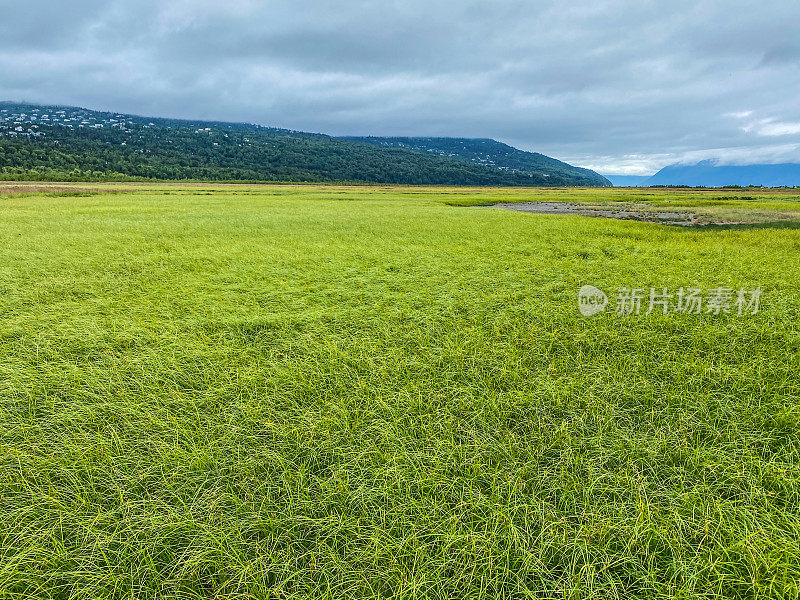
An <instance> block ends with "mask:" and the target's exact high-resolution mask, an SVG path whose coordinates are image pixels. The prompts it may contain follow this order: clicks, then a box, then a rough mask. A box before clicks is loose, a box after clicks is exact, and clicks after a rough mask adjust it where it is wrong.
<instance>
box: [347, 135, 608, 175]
mask: <svg viewBox="0 0 800 600" xmlns="http://www.w3.org/2000/svg"><path fill="white" fill-rule="evenodd" d="M342 139H346V140H350V141H355V142H361V143H366V144H373V145H375V146H381V147H385V148H405V149H407V150H417V151H421V152H428V153H429V154H435V155H438V156H443V157H447V158H455V159H458V160H464V161H468V162H471V163H475V164H481V165H486V166H490V167H495V168H498V169H501V170H503V171H508V172H511V173H522V174H526V175H533V176H538V177H546V178H567V179H569V180H570V181H575V182H578V184H579V185H586V186H610V185H611V182H610V181H609V180H607V179H606V178H605V177H603V176H602V175H599V174H597V173H595V172H594V171H591V170H589V169H583V168H581V167H573V166H572V165H569V164H567V163H565V162H562V161H560V160H556V159H555V158H550V157H549V156H545V155H544V154H539V153H538V152H526V151H524V150H519V149H518V148H514V147H513V146H509V145H508V144H503V143H502V142H498V141H497V140H492V139H487V138H478V139H471V138H441V137H439V138H437V137H345V138H342Z"/></svg>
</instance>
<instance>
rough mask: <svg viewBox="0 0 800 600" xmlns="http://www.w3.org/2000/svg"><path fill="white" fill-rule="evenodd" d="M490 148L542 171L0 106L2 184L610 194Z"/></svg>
mask: <svg viewBox="0 0 800 600" xmlns="http://www.w3.org/2000/svg"><path fill="white" fill-rule="evenodd" d="M362 139H365V138H362ZM415 139H416V138H415ZM420 139H438V140H440V143H442V142H441V140H445V139H451V140H461V141H462V142H463V141H464V139H463V138H420ZM484 141H490V142H492V143H493V144H495V145H500V146H504V147H505V148H508V149H509V150H508V151H507V152H506V154H510V155H514V154H515V153H522V154H525V155H531V156H535V157H537V159H536V160H538V161H539V163H541V166H540V167H539V168H537V169H530V170H522V169H518V168H516V167H513V166H509V165H505V164H481V163H479V162H476V161H474V160H470V159H468V158H466V157H464V156H444V155H442V154H440V153H437V152H429V151H425V150H422V149H415V148H403V147H400V146H395V147H393V146H387V145H383V144H376V143H370V142H365V141H361V139H355V138H354V139H348V138H341V137H334V136H329V135H325V134H321V133H309V132H302V131H296V130H290V129H281V128H277V127H266V126H263V125H255V124H251V123H236V122H226V121H202V120H194V119H171V118H164V117H143V116H139V115H131V114H127V113H121V112H110V111H94V110H91V109H86V108H80V107H71V106H63V105H38V104H30V103H17V102H0V176H2V177H4V178H13V177H19V178H24V177H28V176H35V175H37V174H44V175H43V176H46V175H47V174H48V173H50V174H52V175H53V176H56V175H57V174H72V175H73V176H74V177H82V176H84V175H85V174H86V173H89V174H91V175H92V176H126V177H137V178H150V179H167V180H176V179H178V180H179V179H204V180H217V181H219V180H234V181H237V180H239V181H287V182H290V181H308V182H324V181H331V182H348V181H349V182H360V183H398V184H439V185H478V186H577V185H590V186H591V185H594V186H605V185H610V183H608V181H607V180H605V179H604V178H602V177H601V176H599V175H597V174H596V173H594V172H593V171H589V170H588V169H580V168H579V167H572V166H571V165H567V164H566V163H563V162H561V161H558V160H557V159H553V158H550V157H546V156H544V155H538V154H535V153H525V152H524V151H521V150H517V149H516V148H512V147H511V146H506V145H504V144H501V143H500V142H496V141H495V140H484ZM497 158H499V159H501V160H502V157H501V156H499V155H498V157H497Z"/></svg>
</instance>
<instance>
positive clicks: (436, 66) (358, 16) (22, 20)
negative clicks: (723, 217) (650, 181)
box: [0, 0, 800, 174]
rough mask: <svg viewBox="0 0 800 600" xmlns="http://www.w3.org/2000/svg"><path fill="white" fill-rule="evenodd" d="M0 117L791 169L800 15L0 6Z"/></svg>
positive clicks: (559, 7) (359, 4) (425, 5)
mask: <svg viewBox="0 0 800 600" xmlns="http://www.w3.org/2000/svg"><path fill="white" fill-rule="evenodd" d="M0 14H1V15H2V18H0V99H6V100H27V101H34V102H41V103H58V104H70V105H79V106H85V107H88V108H94V109H107V110H113V111H120V112H129V113H135V114H142V115H146V116H168V117H187V118H202V119H216V120H234V121H248V122H254V123H261V124H265V125H273V126H279V127H287V128H291V129H301V130H306V131H317V132H324V133H329V134H336V135H435V136H466V137H493V138H496V139H499V140H502V141H505V142H508V143H510V144H512V145H515V146H517V147H520V148H523V149H526V150H535V151H539V152H543V153H545V154H549V155H551V156H555V157H557V158H560V159H562V160H566V161H568V162H571V163H573V164H578V165H581V166H587V167H590V168H594V169H597V170H599V171H601V172H603V173H627V174H647V173H651V172H653V171H655V170H657V169H659V168H661V167H662V166H664V165H666V164H670V163H673V162H677V161H684V162H685V161H696V160H699V159H704V158H717V159H721V160H722V161H723V162H727V163H739V164H746V163H752V162H781V161H800V1H798V0H782V1H776V0H760V1H759V2H754V1H753V0H748V1H744V0H718V1H713V0H691V1H684V0H669V1H667V0H653V1H648V0H577V1H576V0H573V1H570V0H561V1H555V0H553V1H551V0H547V1H518V0H476V1H471V0H463V1H460V2H458V1H444V0H424V1H418V0H402V1H401V0H398V1H393V0H381V1H374V2H373V1H366V0H365V1H351V2H347V1H340V2H323V1H315V0H287V1H284V0H279V1H261V0H102V1H101V0H70V1H69V2H64V0H25V1H24V2H20V1H19V0H13V1H10V0H0Z"/></svg>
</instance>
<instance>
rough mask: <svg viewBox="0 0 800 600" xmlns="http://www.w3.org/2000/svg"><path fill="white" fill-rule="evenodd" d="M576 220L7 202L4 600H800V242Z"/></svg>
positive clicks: (421, 206)
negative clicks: (601, 302)
mask: <svg viewBox="0 0 800 600" xmlns="http://www.w3.org/2000/svg"><path fill="white" fill-rule="evenodd" d="M597 193H598V194H603V195H609V194H613V193H614V192H613V191H608V190H599V191H597ZM622 193H627V192H622ZM663 193H665V194H668V192H663ZM574 194H575V195H576V197H577V196H578V195H581V194H584V192H581V191H576V192H574ZM586 194H589V192H586ZM675 194H680V192H675ZM709 194H712V195H713V196H719V195H720V193H719V192H715V193H714V192H709ZM565 195H566V193H565V192H562V191H559V190H553V191H551V192H547V191H530V190H528V191H526V190H515V191H507V190H488V191H484V192H481V191H476V190H454V189H432V188H431V189H426V188H392V187H386V188H353V189H349V188H338V187H328V188H316V187H282V188H279V187H274V188H273V187H264V188H257V187H252V188H250V187H240V188H237V187H215V186H210V185H209V186H207V187H202V188H201V187H195V188H180V187H175V186H172V187H156V188H152V187H151V188H147V187H143V188H142V189H138V190H137V189H132V191H130V192H129V193H127V194H114V195H96V196H90V197H52V196H51V197H43V196H31V197H19V198H6V199H3V200H2V217H0V239H2V240H3V244H2V245H0V257H2V260H0V291H1V292H2V303H0V598H9V599H10V598H343V597H352V598H389V597H394V598H453V599H455V598H459V599H460V598H487V597H497V598H667V597H669V598H706V599H710V598H797V597H798V596H800V588H799V587H798V586H799V585H800V583H799V582H800V511H798V509H797V506H798V502H800V493H798V492H799V491H800V436H799V435H798V432H799V431H800V403H799V402H798V399H799V398H800V376H799V375H798V372H799V370H800V335H798V323H800V290H798V281H800V261H798V258H797V257H798V252H799V251H800V231H798V230H797V229H793V228H791V227H784V228H775V227H769V226H766V227H752V228H748V227H742V228H738V229H723V228H718V229H682V228H671V227H664V226H659V225H653V224H645V223H636V222H619V221H611V220H603V219H589V218H582V217H573V216H560V215H530V214H521V213H515V212H507V211H501V210H495V209H487V208H480V207H476V208H459V207H453V206H447V205H446V204H445V202H446V201H450V202H451V203H452V200H453V199H456V200H458V199H459V198H461V199H462V200H463V199H470V198H472V199H475V198H478V199H489V200H492V199H498V198H499V199H502V200H503V201H509V200H510V199H511V198H517V199H521V200H522V199H531V198H533V197H537V198H538V197H543V198H548V199H553V198H555V197H562V196H565ZM748 195H752V193H751V192H749V191H748ZM611 200H613V198H612V199H611ZM611 200H609V201H611ZM707 201H709V200H707ZM777 201H780V202H794V200H791V199H790V200H785V199H778V200H776V199H775V198H774V197H764V203H765V204H769V203H771V202H772V203H774V202H777ZM742 202H746V203H749V204H752V202H751V201H749V200H743V201H742ZM456 203H457V202H456ZM712 205H713V202H712ZM712 208H713V206H712ZM726 210H727V208H726ZM741 210H750V209H749V208H747V207H744V208H742V209H741ZM770 210H778V209H776V208H771V209H770ZM587 283H588V284H594V285H596V286H598V287H600V288H602V289H606V290H610V289H613V288H616V287H622V286H627V287H634V286H635V287H650V286H654V287H665V286H666V287H670V288H677V287H680V286H699V287H707V288H710V287H716V286H720V285H723V286H730V287H734V288H739V287H751V288H752V287H756V286H761V288H762V289H763V290H764V297H763V301H762V309H761V311H760V312H759V313H758V314H757V315H750V316H746V317H744V316H743V317H739V316H737V315H720V316H713V315H697V316H694V315H692V316H690V315H669V316H663V315H655V314H654V315H650V316H644V315H641V316H629V317H622V316H618V315H615V314H610V313H605V314H602V315H598V316H595V317H593V318H588V319H587V318H584V317H581V316H580V315H579V313H578V311H577V308H576V301H575V294H576V292H577V290H578V288H579V287H580V286H581V285H583V284H587Z"/></svg>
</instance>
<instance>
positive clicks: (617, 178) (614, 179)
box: [604, 175, 652, 187]
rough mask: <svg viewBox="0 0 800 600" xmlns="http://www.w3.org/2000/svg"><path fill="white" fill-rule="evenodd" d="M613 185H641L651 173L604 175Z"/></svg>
mask: <svg viewBox="0 0 800 600" xmlns="http://www.w3.org/2000/svg"><path fill="white" fill-rule="evenodd" d="M604 177H605V178H606V179H608V180H609V181H610V182H611V184H612V185H613V186H614V187H641V186H644V185H647V184H646V183H645V182H646V181H647V180H648V179H650V178H651V177H652V175H604Z"/></svg>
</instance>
